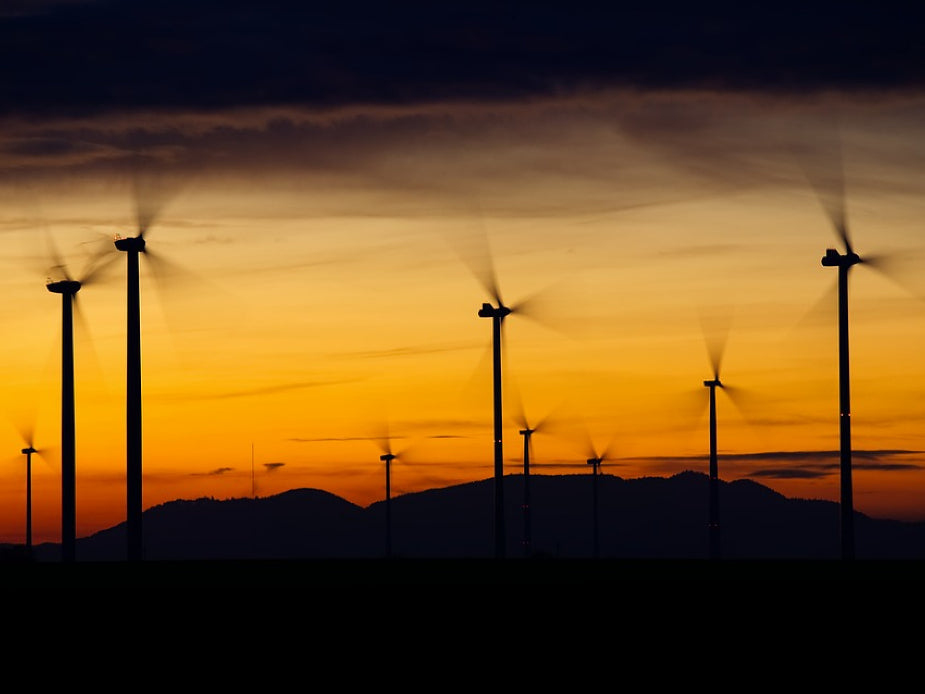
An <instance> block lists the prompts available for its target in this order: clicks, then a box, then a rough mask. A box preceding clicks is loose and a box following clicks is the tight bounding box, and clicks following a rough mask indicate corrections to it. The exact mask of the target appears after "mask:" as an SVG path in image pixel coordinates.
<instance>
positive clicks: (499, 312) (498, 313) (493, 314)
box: [479, 303, 511, 319]
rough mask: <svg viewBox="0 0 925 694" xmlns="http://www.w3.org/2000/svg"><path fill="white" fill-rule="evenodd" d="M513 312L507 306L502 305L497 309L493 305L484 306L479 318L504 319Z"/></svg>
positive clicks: (480, 310)
mask: <svg viewBox="0 0 925 694" xmlns="http://www.w3.org/2000/svg"><path fill="white" fill-rule="evenodd" d="M510 312H511V309H509V308H508V307H507V306H505V305H503V304H501V305H499V306H498V307H497V308H496V307H494V306H492V305H491V304H487V303H486V304H482V308H480V309H479V318H499V319H500V318H504V317H505V316H507V315H508V314H509V313H510Z"/></svg>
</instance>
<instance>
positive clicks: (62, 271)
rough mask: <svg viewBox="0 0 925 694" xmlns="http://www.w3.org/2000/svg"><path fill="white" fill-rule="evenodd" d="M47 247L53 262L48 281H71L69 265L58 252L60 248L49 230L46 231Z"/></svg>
mask: <svg viewBox="0 0 925 694" xmlns="http://www.w3.org/2000/svg"><path fill="white" fill-rule="evenodd" d="M45 245H46V246H47V249H48V257H49V260H50V261H51V267H50V268H49V270H48V279H51V280H61V279H63V280H71V279H73V277H71V274H70V272H68V269H67V264H66V263H65V262H64V259H63V258H62V257H61V254H60V253H59V252H58V246H57V244H56V243H55V240H54V237H52V235H51V232H50V231H48V230H47V229H46V230H45Z"/></svg>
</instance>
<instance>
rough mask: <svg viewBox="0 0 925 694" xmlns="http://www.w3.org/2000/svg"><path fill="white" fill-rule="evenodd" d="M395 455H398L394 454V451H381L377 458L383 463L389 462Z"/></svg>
mask: <svg viewBox="0 0 925 694" xmlns="http://www.w3.org/2000/svg"><path fill="white" fill-rule="evenodd" d="M397 457H398V456H397V455H395V454H394V453H383V454H382V455H380V456H379V460H381V461H382V462H384V463H391V462H392V461H393V460H395V459H396V458H397Z"/></svg>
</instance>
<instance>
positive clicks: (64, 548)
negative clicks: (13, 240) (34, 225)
mask: <svg viewBox="0 0 925 694" xmlns="http://www.w3.org/2000/svg"><path fill="white" fill-rule="evenodd" d="M47 239H48V245H49V249H50V250H51V252H52V256H53V258H54V260H55V266H54V268H53V269H54V270H55V271H57V272H58V273H60V274H61V275H63V278H62V279H58V280H54V279H51V278H49V280H48V281H47V282H46V284H45V288H46V289H47V290H48V291H49V292H51V293H52V294H60V295H61V558H62V560H63V561H65V562H73V561H74V560H75V558H76V556H75V555H76V542H77V522H76V520H77V518H76V491H75V480H76V464H75V463H76V461H75V451H76V448H75V415H74V309H75V307H76V303H77V292H78V291H80V288H81V287H82V286H83V285H84V284H86V283H87V282H89V281H90V280H91V279H92V278H93V277H94V276H95V275H96V273H97V272H99V271H100V270H101V269H102V268H103V267H104V264H103V263H102V262H100V256H95V257H92V258H91V260H90V262H89V264H88V268H87V270H86V271H85V272H84V274H83V276H82V277H81V279H79V280H77V279H74V278H73V277H71V275H70V274H69V272H68V271H67V267H66V266H65V265H64V263H63V262H62V261H61V259H60V258H59V257H58V254H57V251H56V250H55V249H54V245H53V243H52V240H51V237H50V236H48V237H47ZM30 448H31V446H30ZM23 453H25V449H23Z"/></svg>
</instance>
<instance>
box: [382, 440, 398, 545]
mask: <svg viewBox="0 0 925 694" xmlns="http://www.w3.org/2000/svg"><path fill="white" fill-rule="evenodd" d="M379 445H380V448H381V449H382V455H380V456H379V460H381V461H382V462H383V463H385V556H386V558H390V557H391V556H392V461H393V460H395V459H396V458H397V457H398V454H396V453H393V452H392V439H391V437H390V435H389V433H388V431H386V433H385V434H384V435H383V437H382V438H381V439H379Z"/></svg>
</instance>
